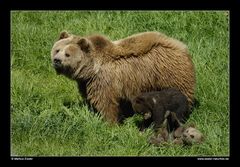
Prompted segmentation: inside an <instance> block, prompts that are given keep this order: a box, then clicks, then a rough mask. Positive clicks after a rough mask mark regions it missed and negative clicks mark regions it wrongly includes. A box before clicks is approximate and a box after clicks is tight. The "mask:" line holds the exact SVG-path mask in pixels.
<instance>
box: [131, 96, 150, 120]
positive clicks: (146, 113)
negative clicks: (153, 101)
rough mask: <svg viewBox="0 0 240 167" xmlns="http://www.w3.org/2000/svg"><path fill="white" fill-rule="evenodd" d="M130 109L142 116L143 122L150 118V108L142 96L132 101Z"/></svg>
mask: <svg viewBox="0 0 240 167" xmlns="http://www.w3.org/2000/svg"><path fill="white" fill-rule="evenodd" d="M132 108H133V110H134V111H135V112H136V113H138V114H140V115H142V116H143V118H144V119H145V120H147V119H150V118H151V117H152V112H151V108H150V107H149V105H148V102H147V99H145V98H144V97H142V96H138V97H135V98H134V99H132Z"/></svg>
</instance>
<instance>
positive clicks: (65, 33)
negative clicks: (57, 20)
mask: <svg viewBox="0 0 240 167" xmlns="http://www.w3.org/2000/svg"><path fill="white" fill-rule="evenodd" d="M69 36H70V35H69V34H68V32H67V31H62V32H61V33H60V36H59V39H58V40H60V39H64V38H68V37H69Z"/></svg>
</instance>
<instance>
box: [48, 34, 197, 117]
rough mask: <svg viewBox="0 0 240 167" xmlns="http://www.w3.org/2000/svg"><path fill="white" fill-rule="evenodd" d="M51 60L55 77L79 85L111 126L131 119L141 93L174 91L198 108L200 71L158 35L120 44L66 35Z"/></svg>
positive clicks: (183, 48) (176, 44)
mask: <svg viewBox="0 0 240 167" xmlns="http://www.w3.org/2000/svg"><path fill="white" fill-rule="evenodd" d="M51 59H52V63H53V66H54V68H55V70H56V72H57V73H58V74H63V75H65V76H67V77H69V78H71V79H73V80H76V81H77V83H78V87H79V91H80V93H81V94H82V96H83V98H84V99H86V100H87V102H88V103H89V104H90V105H91V106H93V108H94V109H96V111H98V112H100V113H101V114H102V115H103V116H104V118H105V119H106V120H108V121H110V122H118V121H121V120H122V118H123V115H128V114H130V115H131V114H132V113H130V112H131V111H130V109H125V110H124V107H125V106H127V105H126V104H128V102H129V101H130V99H132V98H134V97H135V96H138V95H139V94H140V93H141V92H148V91H157V90H161V89H163V88H169V87H175V88H177V89H179V90H180V91H181V92H182V93H183V94H184V95H186V97H187V99H188V102H189V106H191V105H192V103H193V99H194V89H195V71H194V65H193V63H192V60H191V58H190V56H189V53H188V49H187V47H186V45H184V44H183V43H181V42H180V41H178V40H176V39H173V38H170V37H167V36H166V35H164V34H161V33H158V32H144V33H139V34H136V35H132V36H130V37H127V38H125V39H121V40H118V41H111V40H109V39H108V38H106V37H105V36H102V35H92V36H86V37H80V36H77V35H72V34H68V33H67V32H62V33H61V34H60V38H59V40H58V41H57V42H56V43H55V44H54V45H53V48H52V51H51Z"/></svg>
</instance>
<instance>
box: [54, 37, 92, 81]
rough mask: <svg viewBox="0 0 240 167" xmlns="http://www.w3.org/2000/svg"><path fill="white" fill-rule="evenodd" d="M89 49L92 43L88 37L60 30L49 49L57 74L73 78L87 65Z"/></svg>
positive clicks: (89, 59)
mask: <svg viewBox="0 0 240 167" xmlns="http://www.w3.org/2000/svg"><path fill="white" fill-rule="evenodd" d="M91 50H93V48H92V43H91V42H90V41H89V40H88V39H86V38H82V37H78V36H75V35H70V34H68V33H67V32H61V34H60V37H59V39H58V41H57V42H56V43H55V44H54V45H53V48H52V51H51V60H52V65H53V67H54V68H55V70H56V72H57V74H64V75H66V76H67V77H70V78H74V77H75V75H76V73H79V72H80V71H82V69H84V68H85V67H86V66H89V63H90V62H91V60H92V58H91V55H90V54H89V53H90V52H91Z"/></svg>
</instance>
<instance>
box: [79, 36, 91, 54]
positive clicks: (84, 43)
mask: <svg viewBox="0 0 240 167" xmlns="http://www.w3.org/2000/svg"><path fill="white" fill-rule="evenodd" d="M77 44H78V45H79V46H80V48H81V49H82V51H84V52H86V53H88V52H89V51H90V41H89V40H88V39H86V38H81V39H79V40H78V41H77Z"/></svg>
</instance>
